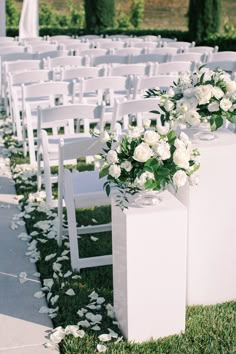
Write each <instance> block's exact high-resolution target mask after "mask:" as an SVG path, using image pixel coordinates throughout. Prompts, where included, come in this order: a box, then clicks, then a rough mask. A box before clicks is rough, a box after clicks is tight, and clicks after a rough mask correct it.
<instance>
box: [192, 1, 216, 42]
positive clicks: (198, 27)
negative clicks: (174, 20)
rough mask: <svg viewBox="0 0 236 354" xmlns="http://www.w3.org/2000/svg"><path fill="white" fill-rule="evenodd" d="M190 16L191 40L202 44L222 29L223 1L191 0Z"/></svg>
mask: <svg viewBox="0 0 236 354" xmlns="http://www.w3.org/2000/svg"><path fill="white" fill-rule="evenodd" d="M188 15H189V33H190V37H191V40H195V41H196V42H201V41H202V40H204V39H205V38H207V37H208V36H209V35H211V34H214V33H216V32H218V31H219V29H220V21H221V0H190V2H189V14H188Z"/></svg>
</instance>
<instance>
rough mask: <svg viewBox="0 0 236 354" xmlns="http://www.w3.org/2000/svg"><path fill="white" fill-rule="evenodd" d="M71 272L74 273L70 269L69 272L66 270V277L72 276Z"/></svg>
mask: <svg viewBox="0 0 236 354" xmlns="http://www.w3.org/2000/svg"><path fill="white" fill-rule="evenodd" d="M71 274H73V273H72V272H71V271H70V270H68V272H66V273H65V274H64V278H68V277H70V276H71Z"/></svg>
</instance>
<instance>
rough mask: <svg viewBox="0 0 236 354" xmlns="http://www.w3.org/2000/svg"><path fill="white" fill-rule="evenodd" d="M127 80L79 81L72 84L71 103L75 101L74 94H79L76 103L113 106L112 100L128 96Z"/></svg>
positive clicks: (113, 77)
mask: <svg viewBox="0 0 236 354" xmlns="http://www.w3.org/2000/svg"><path fill="white" fill-rule="evenodd" d="M129 88H130V84H129V78H126V77H123V76H104V77H95V78H91V79H87V80H84V79H81V80H80V82H79V83H74V84H73V93H72V95H73V102H74V103H75V102H76V101H77V95H76V93H77V92H79V95H78V101H79V102H81V103H82V102H83V103H85V102H86V103H93V104H101V103H102V102H104V103H105V104H106V106H113V103H114V98H115V97H120V98H125V97H128V96H129Z"/></svg>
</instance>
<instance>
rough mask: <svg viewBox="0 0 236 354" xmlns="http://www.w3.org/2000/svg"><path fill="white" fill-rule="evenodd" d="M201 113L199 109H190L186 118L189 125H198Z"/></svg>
mask: <svg viewBox="0 0 236 354" xmlns="http://www.w3.org/2000/svg"><path fill="white" fill-rule="evenodd" d="M200 117H201V116H200V114H199V113H198V112H197V111H194V110H190V111H188V112H186V113H185V116H184V120H185V122H186V123H188V124H189V125H191V126H193V127H196V126H198V125H199V124H200V122H201V121H200Z"/></svg>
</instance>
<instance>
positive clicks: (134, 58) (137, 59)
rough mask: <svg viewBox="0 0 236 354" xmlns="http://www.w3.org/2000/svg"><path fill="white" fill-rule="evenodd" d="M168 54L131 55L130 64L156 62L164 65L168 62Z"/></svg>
mask: <svg viewBox="0 0 236 354" xmlns="http://www.w3.org/2000/svg"><path fill="white" fill-rule="evenodd" d="M168 59H169V55H168V54H152V53H151V54H140V55H131V56H130V63H132V64H138V63H149V62H158V63H165V62H166V61H168Z"/></svg>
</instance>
